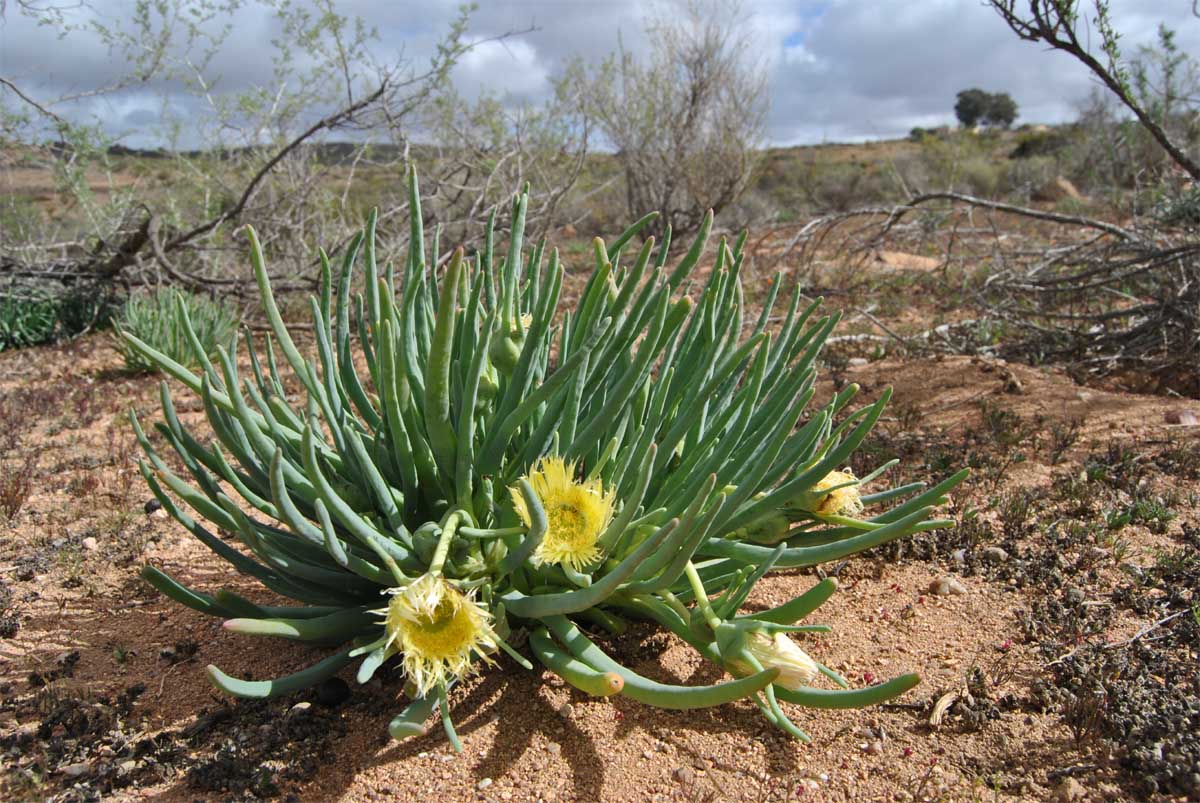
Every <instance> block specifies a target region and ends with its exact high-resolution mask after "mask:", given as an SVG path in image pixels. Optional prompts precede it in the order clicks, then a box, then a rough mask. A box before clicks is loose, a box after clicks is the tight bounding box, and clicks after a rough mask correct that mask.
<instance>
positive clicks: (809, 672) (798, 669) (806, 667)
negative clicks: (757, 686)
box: [731, 631, 821, 691]
mask: <svg viewBox="0 0 1200 803" xmlns="http://www.w3.org/2000/svg"><path fill="white" fill-rule="evenodd" d="M746 649H747V650H748V651H749V652H750V654H751V655H753V656H754V657H755V658H756V659H758V662H759V663H760V664H762V667H763V669H778V670H779V677H777V678H776V679H775V685H776V686H782V687H783V688H785V689H790V690H791V691H796V690H798V689H800V688H801V687H803V686H807V685H809V683H811V682H812V680H813V678H815V677H816V676H817V674H818V673H819V672H820V671H821V670H820V669H818V668H817V663H816V661H814V660H813V659H812V658H810V657H809V656H808V653H806V652H805V651H804V650H802V649H800V648H799V647H797V646H796V642H794V641H792V640H791V639H790V638H788V636H787V634H786V633H776V634H775V635H774V636H770V635H767V634H766V633H763V632H761V631H755V632H753V633H751V634H750V635H749V637H748V638H747V639H746ZM731 668H732V669H733V670H734V671H735V672H737V673H739V674H743V675H750V674H753V673H754V667H752V666H751V665H750V664H748V663H746V662H744V661H732V662H731Z"/></svg>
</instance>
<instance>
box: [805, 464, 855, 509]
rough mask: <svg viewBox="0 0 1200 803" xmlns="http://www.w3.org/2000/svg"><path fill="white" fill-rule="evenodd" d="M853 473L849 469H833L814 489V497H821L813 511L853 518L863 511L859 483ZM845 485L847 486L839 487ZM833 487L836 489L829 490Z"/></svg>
mask: <svg viewBox="0 0 1200 803" xmlns="http://www.w3.org/2000/svg"><path fill="white" fill-rule="evenodd" d="M846 483H856V479H855V476H854V474H853V473H851V472H850V471H849V470H847V471H831V472H829V473H828V474H826V475H825V476H824V477H823V478H822V479H821V481H820V482H818V483H817V484H816V485H815V486H814V487H813V489H812V494H813V495H814V497H816V498H818V499H820V501H819V502H818V503H817V504H816V506H815V507H814V508H813V509H812V511H811V512H813V513H815V514H817V515H818V516H842V517H845V518H853V517H855V516H857V515H858V514H859V513H862V512H863V503H862V497H860V496H859V493H858V485H857V484H852V485H847V484H846ZM839 485H843V486H845V487H843V488H838V487H837V486H839ZM830 488H833V489H834V490H832V491H831V490H829V489H830Z"/></svg>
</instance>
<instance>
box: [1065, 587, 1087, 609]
mask: <svg viewBox="0 0 1200 803" xmlns="http://www.w3.org/2000/svg"><path fill="white" fill-rule="evenodd" d="M1083 600H1084V593H1083V589H1081V588H1076V587H1075V586H1071V587H1070V588H1068V589H1067V602H1069V603H1071V604H1072V605H1079V604H1081V603H1082V602H1083Z"/></svg>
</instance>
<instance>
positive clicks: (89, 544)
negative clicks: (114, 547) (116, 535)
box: [80, 535, 100, 552]
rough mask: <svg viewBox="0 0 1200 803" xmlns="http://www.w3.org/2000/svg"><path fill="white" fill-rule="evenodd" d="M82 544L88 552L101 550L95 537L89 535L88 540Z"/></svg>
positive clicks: (84, 540)
mask: <svg viewBox="0 0 1200 803" xmlns="http://www.w3.org/2000/svg"><path fill="white" fill-rule="evenodd" d="M80 544H81V545H82V546H83V548H84V549H86V550H87V551H88V552H95V551H96V550H97V549H99V548H100V544H99V543H98V542H97V541H96V539H95V538H93V537H92V536H90V535H89V536H88V537H87V538H85V539H83V540H82V541H81V542H80Z"/></svg>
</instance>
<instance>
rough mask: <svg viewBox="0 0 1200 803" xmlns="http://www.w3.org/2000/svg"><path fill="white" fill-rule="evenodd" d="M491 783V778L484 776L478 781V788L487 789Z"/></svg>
mask: <svg viewBox="0 0 1200 803" xmlns="http://www.w3.org/2000/svg"><path fill="white" fill-rule="evenodd" d="M491 785H492V779H491V778H484V779H483V780H481V781H480V782H479V789H480V790H481V791H482V790H484V789H487V788H488V787H489V786H491Z"/></svg>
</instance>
